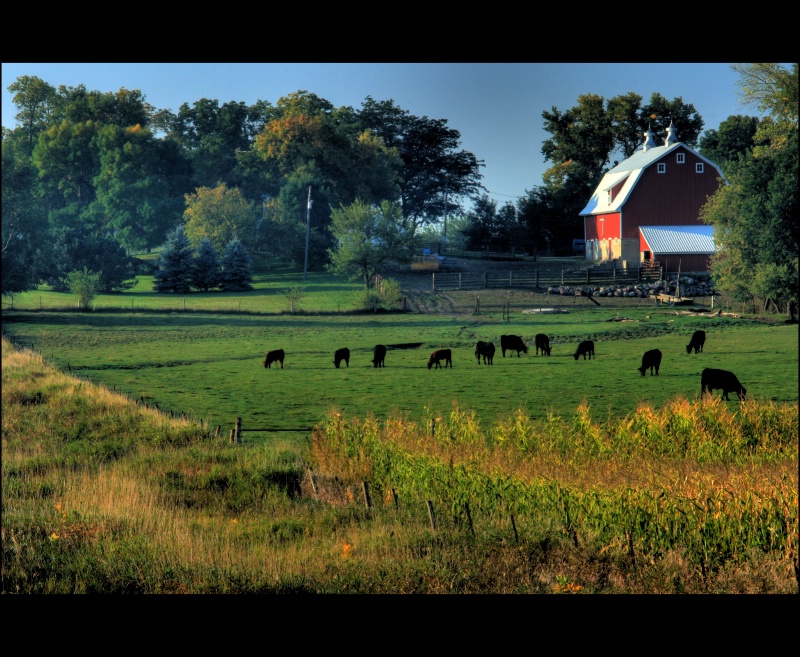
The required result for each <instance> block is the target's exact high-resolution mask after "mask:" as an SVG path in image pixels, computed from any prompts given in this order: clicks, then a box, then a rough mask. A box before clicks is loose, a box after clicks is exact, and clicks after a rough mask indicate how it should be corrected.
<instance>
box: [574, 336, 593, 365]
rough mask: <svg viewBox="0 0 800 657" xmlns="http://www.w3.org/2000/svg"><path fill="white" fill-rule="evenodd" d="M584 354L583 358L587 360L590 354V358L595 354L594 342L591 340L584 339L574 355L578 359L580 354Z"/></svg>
mask: <svg viewBox="0 0 800 657" xmlns="http://www.w3.org/2000/svg"><path fill="white" fill-rule="evenodd" d="M581 354H583V360H586V357H587V356H588V357H589V359H591V358H592V356H594V342H592V341H591V340H584V341H583V342H581V343H580V344H579V345H578V351H576V352H575V353H574V354H573V355H574V356H575V360H578V358H579V357H580V355H581Z"/></svg>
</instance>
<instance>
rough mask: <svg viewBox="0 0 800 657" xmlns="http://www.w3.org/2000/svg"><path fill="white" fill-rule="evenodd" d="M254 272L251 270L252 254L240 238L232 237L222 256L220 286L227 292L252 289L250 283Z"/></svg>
mask: <svg viewBox="0 0 800 657" xmlns="http://www.w3.org/2000/svg"><path fill="white" fill-rule="evenodd" d="M252 281H253V274H252V272H251V270H250V254H249V253H248V252H247V250H246V249H245V248H244V244H242V242H241V241H240V240H238V239H235V238H234V239H232V240H231V241H230V242H228V246H227V247H226V248H225V255H224V256H223V257H222V280H221V284H220V287H221V288H222V289H223V290H224V291H226V292H238V291H241V290H252V289H253V286H252V285H250V283H251V282H252Z"/></svg>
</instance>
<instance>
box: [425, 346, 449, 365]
mask: <svg viewBox="0 0 800 657" xmlns="http://www.w3.org/2000/svg"><path fill="white" fill-rule="evenodd" d="M440 361H444V369H447V366H448V365H450V367H451V368H452V367H453V356H452V354H451V353H450V350H449V349H437V350H436V351H434V352H433V353H432V354H431V357H430V358H429V359H428V369H431V367H433V366H434V365H436V367H437V368H439V367H441V366H442V365H441V363H440Z"/></svg>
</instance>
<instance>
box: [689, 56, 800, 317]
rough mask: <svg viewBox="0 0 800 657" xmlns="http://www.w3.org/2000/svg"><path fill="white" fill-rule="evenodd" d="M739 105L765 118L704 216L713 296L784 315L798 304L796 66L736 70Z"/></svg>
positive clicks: (738, 67) (749, 66)
mask: <svg viewBox="0 0 800 657" xmlns="http://www.w3.org/2000/svg"><path fill="white" fill-rule="evenodd" d="M735 68H736V70H737V71H738V72H739V73H740V75H741V76H742V79H741V86H742V89H743V92H742V96H743V100H744V102H745V103H749V104H756V105H757V106H758V107H759V109H761V110H762V111H763V110H766V111H769V112H770V116H767V117H766V118H764V119H763V120H762V121H761V123H760V125H759V128H758V130H757V132H756V135H755V137H754V140H755V147H754V148H753V150H752V152H748V153H747V154H746V155H745V157H743V158H740V159H739V160H738V161H736V162H735V163H734V164H733V165H732V166H730V168H729V170H730V173H729V174H727V177H728V180H729V182H730V184H729V185H727V186H725V187H723V188H721V189H720V190H719V191H718V192H717V193H716V194H715V195H714V196H713V197H711V199H710V200H709V202H708V203H707V204H706V206H705V207H704V208H703V210H702V218H703V219H704V220H705V221H706V222H707V223H710V224H713V225H714V235H715V239H716V241H717V243H718V244H719V246H720V253H719V254H718V255H717V256H715V257H713V258H712V261H711V267H712V273H713V274H714V278H715V281H716V284H717V287H718V289H720V290H721V291H723V292H725V293H728V294H730V295H732V296H733V297H734V298H736V299H738V300H740V301H746V302H757V303H758V304H759V305H760V306H761V307H762V308H763V309H765V310H766V309H767V308H769V307H773V308H777V309H779V310H781V311H788V312H789V314H790V315H791V316H792V318H793V319H796V309H797V302H798V274H799V273H800V272H799V271H798V205H797V189H798V134H797V132H798V108H797V97H798V96H797V88H798V66H797V64H793V65H792V68H791V69H790V70H786V69H784V68H783V67H781V66H779V65H772V64H749V65H736V67H735Z"/></svg>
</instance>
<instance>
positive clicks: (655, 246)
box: [639, 226, 719, 255]
mask: <svg viewBox="0 0 800 657" xmlns="http://www.w3.org/2000/svg"><path fill="white" fill-rule="evenodd" d="M639 230H640V231H641V233H642V235H643V236H644V239H645V240H646V241H647V244H648V245H649V246H650V249H651V250H652V252H653V253H656V254H657V253H685V254H687V255H689V254H698V255H713V254H714V253H716V252H717V251H718V250H719V247H717V245H716V243H715V242H714V227H713V226H640V227H639Z"/></svg>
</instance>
